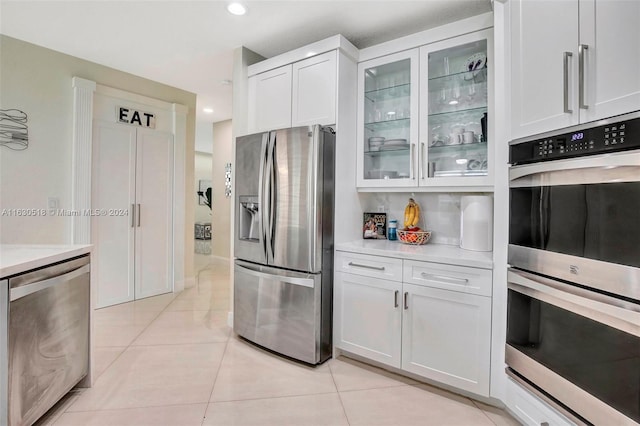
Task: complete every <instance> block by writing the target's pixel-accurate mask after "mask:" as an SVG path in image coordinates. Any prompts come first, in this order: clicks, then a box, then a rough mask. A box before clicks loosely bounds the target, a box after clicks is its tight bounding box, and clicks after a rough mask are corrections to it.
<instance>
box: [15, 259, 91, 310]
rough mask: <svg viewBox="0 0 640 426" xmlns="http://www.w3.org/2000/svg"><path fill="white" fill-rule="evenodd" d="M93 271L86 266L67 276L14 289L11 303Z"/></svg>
mask: <svg viewBox="0 0 640 426" xmlns="http://www.w3.org/2000/svg"><path fill="white" fill-rule="evenodd" d="M90 270H91V266H90V265H84V266H82V267H80V268H78V269H74V270H73V271H71V272H67V273H66V274H62V275H58V276H57V277H53V278H49V279H46V280H42V281H38V282H35V283H32V284H27V285H23V286H20V287H16V288H12V289H11V291H10V292H9V301H10V302H13V301H14V300H18V299H20V298H22V297H25V296H28V295H30V294H33V293H35V292H37V291H40V290H45V289H47V288H49V287H53V286H54V285H58V284H61V283H63V282H65V281H70V280H72V279H74V278H77V277H79V276H80V275H83V274H87V273H89V271H90Z"/></svg>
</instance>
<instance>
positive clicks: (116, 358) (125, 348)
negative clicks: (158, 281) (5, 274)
mask: <svg viewBox="0 0 640 426" xmlns="http://www.w3.org/2000/svg"><path fill="white" fill-rule="evenodd" d="M158 296H160V295H158ZM152 297H153V296H152ZM175 299H176V297H175V296H174V297H173V299H171V302H169V303H167V305H166V306H165V307H164V308H163V309H162V310H161V311H159V312H158V315H156V316H154V317H153V319H152V320H151V321H149V323H148V324H147V325H146V326H145V327H144V328H143V329H142V330H141V331H140V333H138V334H137V335H136V336H135V337H134V338H133V339H132V340H131V342H129V344H128V345H127V346H125V347H124V349H123V350H122V352H120V353H119V354H118V356H117V357H115V358H114V359H113V361H111V362H110V363H109V365H108V366H107V367H106V368H105V369H104V370H102V373H100V375H98V377H96V379H95V380H94V382H93V383H92V385H91V387H90V388H85V389H91V388H93V386H95V384H96V383H97V382H98V380H100V377H101V376H102V375H103V374H104V373H106V372H107V370H108V369H109V368H111V366H112V365H113V364H114V363H115V362H116V361H117V360H118V359H120V357H121V356H122V354H124V353H125V352H126V351H127V349H129V348H130V347H131V345H132V344H133V342H135V340H136V339H137V338H138V337H140V335H141V334H142V333H144V332H145V330H146V329H147V328H149V326H150V325H151V324H152V323H153V322H154V321H155V320H157V319H158V317H159V316H160V314H162V313H163V312H164V311H165V310H166V309H167V307H168V306H169V305H170V304H171V303H172V302H173V301H174V300H175ZM128 303H135V300H133V301H131V302H128ZM94 311H95V309H94ZM151 312H153V311H151ZM134 315H135V308H134ZM118 347H122V346H118ZM82 393H84V392H82ZM80 396H82V395H80ZM76 402H77V401H74V402H73V404H70V405H69V406H68V407H67V408H66V409H65V410H64V411H62V414H65V413H68V412H70V411H69V408H71V407H73V406H74V405H75V403H76ZM62 414H61V415H62ZM56 422H57V420H56ZM56 422H54V425H55V423H56ZM54 425H52V426H54Z"/></svg>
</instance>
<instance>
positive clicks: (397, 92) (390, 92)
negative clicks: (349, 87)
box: [364, 83, 411, 102]
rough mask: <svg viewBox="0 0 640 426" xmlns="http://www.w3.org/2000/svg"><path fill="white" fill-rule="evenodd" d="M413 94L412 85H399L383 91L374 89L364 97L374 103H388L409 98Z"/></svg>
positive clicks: (365, 93)
mask: <svg viewBox="0 0 640 426" xmlns="http://www.w3.org/2000/svg"><path fill="white" fill-rule="evenodd" d="M410 94H411V84H410V83H406V84H398V85H395V86H389V87H385V88H382V89H374V90H369V91H366V92H364V96H365V97H366V98H367V99H369V100H370V101H372V102H379V101H386V100H389V99H398V98H402V97H407V96H409V95H410Z"/></svg>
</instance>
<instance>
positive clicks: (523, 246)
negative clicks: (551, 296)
mask: <svg viewBox="0 0 640 426" xmlns="http://www.w3.org/2000/svg"><path fill="white" fill-rule="evenodd" d="M509 176H510V184H509V259H508V262H509V264H510V265H512V266H515V267H519V268H521V269H525V270H529V271H533V272H536V273H539V274H543V275H546V276H551V277H556V278H560V279H563V280H566V281H570V282H574V283H577V284H580V285H584V286H587V287H592V288H597V289H599V290H602V291H605V292H607V293H611V294H616V295H619V296H622V297H625V298H628V299H634V300H640V220H639V219H640V151H629V152H625V153H618V154H610V155H605V156H592V157H589V158H579V159H571V160H558V161H550V162H546V163H539V164H531V165H524V166H515V167H512V168H511V169H510V171H509Z"/></svg>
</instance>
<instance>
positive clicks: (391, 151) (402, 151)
mask: <svg viewBox="0 0 640 426" xmlns="http://www.w3.org/2000/svg"><path fill="white" fill-rule="evenodd" d="M408 152H409V145H407V146H406V147H404V146H403V147H398V148H395V147H394V148H388V149H382V150H378V151H365V152H364V153H365V155H368V156H370V157H380V156H385V157H386V156H394V155H407V153H408Z"/></svg>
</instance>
